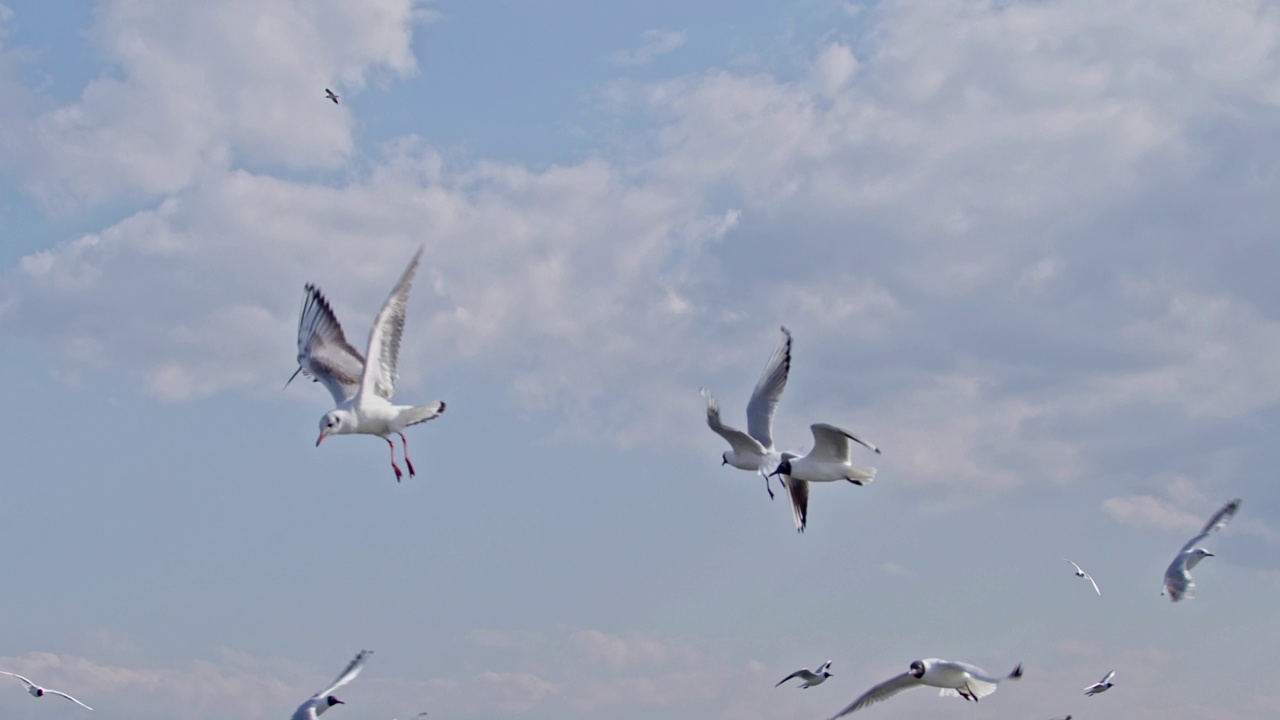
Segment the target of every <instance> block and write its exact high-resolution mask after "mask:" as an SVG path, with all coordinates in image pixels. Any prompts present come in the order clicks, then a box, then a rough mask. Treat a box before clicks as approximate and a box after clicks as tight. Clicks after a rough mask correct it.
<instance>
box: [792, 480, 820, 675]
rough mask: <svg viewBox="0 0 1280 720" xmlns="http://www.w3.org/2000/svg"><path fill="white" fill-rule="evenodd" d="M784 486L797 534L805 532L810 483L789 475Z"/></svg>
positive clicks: (807, 519)
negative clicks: (789, 501)
mask: <svg viewBox="0 0 1280 720" xmlns="http://www.w3.org/2000/svg"><path fill="white" fill-rule="evenodd" d="M783 484H784V485H786V486H787V497H788V498H789V499H790V500H791V516H792V517H793V518H794V519H795V521H796V532H804V529H805V527H806V526H807V525H808V521H809V482H808V481H807V480H797V479H796V478H793V477H791V476H790V475H787V476H786V477H785V478H784V479H783ZM818 672H822V669H821V668H819V669H818Z"/></svg>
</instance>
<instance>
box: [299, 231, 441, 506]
mask: <svg viewBox="0 0 1280 720" xmlns="http://www.w3.org/2000/svg"><path fill="white" fill-rule="evenodd" d="M422 250H423V248H418V252H416V253H414V255H413V259H412V260H410V261H409V266H408V267H407V268H405V271H404V274H403V275H401V276H400V281H399V282H397V283H396V286H395V287H394V288H392V290H391V294H390V295H389V296H388V297H387V301H386V302H385V303H384V304H383V305H382V309H381V310H380V311H378V316H377V317H376V318H374V320H373V327H372V328H371V329H370V330H369V342H368V346H367V350H366V353H365V356H367V358H368V359H367V360H366V357H365V356H362V355H361V354H360V351H358V350H356V349H355V348H354V347H352V346H351V343H349V342H347V338H346V335H344V334H343V332H342V325H340V324H339V323H338V318H337V317H336V316H335V315H334V314H333V309H332V308H331V307H330V306H329V301H328V300H327V299H325V296H324V294H323V293H321V292H320V288H318V287H316V286H315V285H312V284H311V283H307V285H306V287H305V288H304V293H303V297H302V313H301V315H300V317H299V319H298V369H297V370H295V371H294V373H293V375H292V376H291V377H290V378H289V380H288V382H286V383H285V387H288V386H289V383H291V382H293V379H294V378H295V377H297V376H298V373H302V374H304V375H306V376H307V377H309V378H312V379H313V380H314V381H316V382H319V383H320V384H322V385H324V386H325V388H326V389H327V390H328V391H329V393H330V394H331V395H333V401H334V403H335V404H336V405H337V407H335V408H334V409H333V410H330V411H329V412H327V413H325V415H324V417H322V418H320V437H319V438H317V439H316V447H319V446H320V443H322V442H324V439H325V438H327V437H329V436H330V435H348V434H353V433H354V434H363V435H377V436H378V437H380V438H382V439H383V440H386V441H387V444H388V445H390V446H391V469H392V470H394V471H395V474H396V482H400V479H401V478H402V477H403V473H402V472H401V471H400V466H399V465H397V464H396V445H395V442H394V441H393V440H392V439H391V436H392V435H399V436H400V441H401V443H402V444H403V446H404V462H405V465H406V466H408V469H409V477H413V476H414V468H413V461H412V460H410V459H409V441H408V439H407V438H405V436H404V432H403V430H404V429H405V428H407V427H409V426H411V425H417V424H419V423H424V422H427V421H428V420H433V419H435V418H437V417H439V416H440V414H441V413H443V412H444V408H445V404H444V403H443V402H433V403H429V404H427V405H394V404H392V403H391V396H392V394H393V393H394V392H395V389H396V380H397V378H398V377H399V357H400V340H401V337H402V336H403V335H404V321H405V314H406V311H407V309H408V306H409V290H410V288H411V286H412V285H413V276H414V273H416V272H417V269H418V262H419V260H420V259H421V257H422Z"/></svg>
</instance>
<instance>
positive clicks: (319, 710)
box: [290, 650, 373, 720]
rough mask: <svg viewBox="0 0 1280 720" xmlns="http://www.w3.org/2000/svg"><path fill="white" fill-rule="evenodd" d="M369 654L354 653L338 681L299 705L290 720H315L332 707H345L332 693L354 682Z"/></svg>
mask: <svg viewBox="0 0 1280 720" xmlns="http://www.w3.org/2000/svg"><path fill="white" fill-rule="evenodd" d="M371 654H373V651H372V650H361V651H360V652H358V653H356V657H355V659H354V660H352V661H351V662H350V663H349V664H348V665H347V667H346V668H345V669H344V670H343V671H342V674H341V675H339V676H338V679H337V680H334V681H333V683H332V684H330V685H329V687H327V688H325V689H324V690H321V691H320V692H318V693H316V694H315V695H312V696H311V697H310V698H308V699H307V701H306V702H304V703H302V704H301V705H299V706H298V709H297V710H294V711H293V717H292V718H291V719H290V720H316V718H317V717H318V716H320V715H323V714H324V711H325V710H328V709H329V708H331V707H333V706H334V705H345V704H346V703H344V702H342V701H341V700H339V699H338V698H336V697H334V696H333V691H334V690H337V689H338V688H340V687H342V686H343V685H346V684H347V683H349V682H351V681H352V680H355V679H356V676H357V675H359V674H360V671H361V670H363V669H364V663H365V660H367V659H368V658H369V656H370V655H371Z"/></svg>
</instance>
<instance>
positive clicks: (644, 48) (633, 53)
mask: <svg viewBox="0 0 1280 720" xmlns="http://www.w3.org/2000/svg"><path fill="white" fill-rule="evenodd" d="M641 40H643V41H644V43H643V44H642V45H641V46H640V47H638V48H636V49H635V50H618V51H617V52H615V53H613V54H612V55H610V56H609V62H611V63H613V64H614V65H648V64H649V63H651V62H653V59H654V58H656V57H658V56H659V55H666V54H667V53H671V52H675V51H676V50H678V49H679V48H680V47H682V46H683V45H684V43H685V40H686V37H685V31H683V30H664V29H662V28H655V29H653V30H645V31H644V34H643V35H641Z"/></svg>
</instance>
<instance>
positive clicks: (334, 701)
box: [333, 698, 346, 705]
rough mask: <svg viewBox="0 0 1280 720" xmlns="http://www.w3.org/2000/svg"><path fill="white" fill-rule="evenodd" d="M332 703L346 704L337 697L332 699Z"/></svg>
mask: <svg viewBox="0 0 1280 720" xmlns="http://www.w3.org/2000/svg"><path fill="white" fill-rule="evenodd" d="M333 704H334V705H346V703H345V702H343V701H342V700H339V699H338V698H334V699H333Z"/></svg>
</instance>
